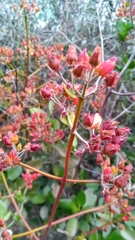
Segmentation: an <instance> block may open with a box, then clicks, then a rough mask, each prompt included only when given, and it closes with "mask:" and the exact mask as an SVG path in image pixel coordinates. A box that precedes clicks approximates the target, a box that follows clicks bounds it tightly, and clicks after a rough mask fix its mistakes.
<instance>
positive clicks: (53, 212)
mask: <svg viewBox="0 0 135 240" xmlns="http://www.w3.org/2000/svg"><path fill="white" fill-rule="evenodd" d="M86 87H87V84H85V85H84V88H83V92H82V96H81V97H79V103H78V106H77V110H76V115H75V120H74V124H73V127H72V129H71V133H70V138H69V142H68V147H67V152H66V159H65V170H64V175H63V179H62V181H61V185H60V189H59V192H58V195H57V198H56V200H55V203H54V205H53V209H52V212H51V216H50V218H49V222H48V226H47V228H46V230H45V233H44V236H43V240H46V238H47V235H48V232H49V230H50V228H51V225H52V222H53V219H54V216H55V213H56V210H57V207H58V204H59V201H60V198H61V195H62V193H63V189H64V187H65V184H66V179H67V176H68V169H69V162H70V154H71V150H72V145H73V141H74V137H75V135H74V131H75V130H76V127H77V123H78V120H79V116H80V113H81V109H82V105H83V101H84V95H85V91H86Z"/></svg>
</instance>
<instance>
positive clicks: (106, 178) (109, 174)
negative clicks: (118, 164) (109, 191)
mask: <svg viewBox="0 0 135 240" xmlns="http://www.w3.org/2000/svg"><path fill="white" fill-rule="evenodd" d="M103 178H104V181H105V182H107V183H108V182H110V181H111V180H112V169H111V167H107V168H105V169H104V172H103Z"/></svg>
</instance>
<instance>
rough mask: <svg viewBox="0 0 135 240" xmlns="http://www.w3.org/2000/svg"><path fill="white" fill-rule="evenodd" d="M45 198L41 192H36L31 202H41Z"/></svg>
mask: <svg viewBox="0 0 135 240" xmlns="http://www.w3.org/2000/svg"><path fill="white" fill-rule="evenodd" d="M45 200H46V198H45V197H44V196H43V195H42V194H41V193H37V194H36V195H35V196H34V197H33V198H32V199H31V202H32V203H33V204H42V203H44V202H45Z"/></svg>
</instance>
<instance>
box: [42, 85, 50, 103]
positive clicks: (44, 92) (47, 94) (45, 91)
mask: <svg viewBox="0 0 135 240" xmlns="http://www.w3.org/2000/svg"><path fill="white" fill-rule="evenodd" d="M41 95H42V97H43V98H45V100H46V101H49V100H50V99H51V97H52V94H51V91H50V88H48V87H43V88H42V89H41Z"/></svg>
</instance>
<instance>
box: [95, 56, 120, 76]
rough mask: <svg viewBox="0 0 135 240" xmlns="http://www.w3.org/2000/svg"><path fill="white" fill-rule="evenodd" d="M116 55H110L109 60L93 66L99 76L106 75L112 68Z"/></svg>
mask: <svg viewBox="0 0 135 240" xmlns="http://www.w3.org/2000/svg"><path fill="white" fill-rule="evenodd" d="M116 60H117V59H116V57H112V58H110V59H109V60H107V61H105V62H102V63H101V64H99V65H98V66H97V67H96V68H95V72H96V73H97V74H99V75H100V76H101V77H107V75H108V74H109V73H110V72H111V71H113V70H114V68H115V63H116Z"/></svg>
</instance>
